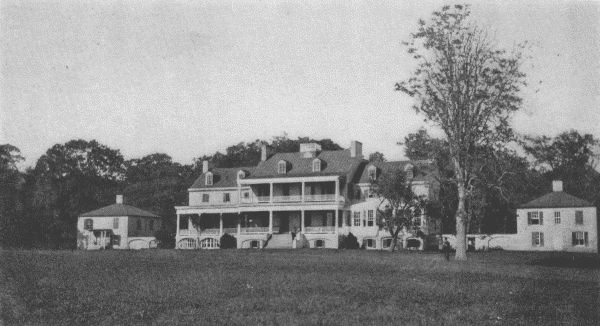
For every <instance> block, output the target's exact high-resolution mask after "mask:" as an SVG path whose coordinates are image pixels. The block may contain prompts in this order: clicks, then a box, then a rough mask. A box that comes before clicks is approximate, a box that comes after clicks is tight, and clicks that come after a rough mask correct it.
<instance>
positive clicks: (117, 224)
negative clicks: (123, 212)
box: [113, 217, 119, 229]
mask: <svg viewBox="0 0 600 326" xmlns="http://www.w3.org/2000/svg"><path fill="white" fill-rule="evenodd" d="M118 228H119V218H118V217H113V229H118Z"/></svg>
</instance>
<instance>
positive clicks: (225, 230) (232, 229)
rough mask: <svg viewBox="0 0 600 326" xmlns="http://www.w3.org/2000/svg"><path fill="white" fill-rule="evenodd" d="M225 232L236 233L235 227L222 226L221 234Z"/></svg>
mask: <svg viewBox="0 0 600 326" xmlns="http://www.w3.org/2000/svg"><path fill="white" fill-rule="evenodd" d="M225 233H229V234H236V233H237V228H224V229H223V234H225Z"/></svg>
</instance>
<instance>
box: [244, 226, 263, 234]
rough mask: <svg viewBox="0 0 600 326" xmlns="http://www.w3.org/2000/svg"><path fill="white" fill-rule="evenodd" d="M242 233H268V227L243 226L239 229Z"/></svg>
mask: <svg viewBox="0 0 600 326" xmlns="http://www.w3.org/2000/svg"><path fill="white" fill-rule="evenodd" d="M241 232H242V234H254V233H269V227H268V226H265V227H245V228H242V229H241Z"/></svg>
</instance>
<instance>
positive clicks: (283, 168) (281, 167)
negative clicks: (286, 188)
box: [277, 161, 287, 174]
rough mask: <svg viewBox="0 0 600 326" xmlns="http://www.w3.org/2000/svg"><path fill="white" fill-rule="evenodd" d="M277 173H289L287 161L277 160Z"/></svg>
mask: <svg viewBox="0 0 600 326" xmlns="http://www.w3.org/2000/svg"><path fill="white" fill-rule="evenodd" d="M277 173H278V174H286V173H287V163H285V161H279V162H277Z"/></svg>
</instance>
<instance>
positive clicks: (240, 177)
mask: <svg viewBox="0 0 600 326" xmlns="http://www.w3.org/2000/svg"><path fill="white" fill-rule="evenodd" d="M237 176H238V179H244V177H246V173H245V172H244V171H242V170H240V171H238V174H237Z"/></svg>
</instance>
